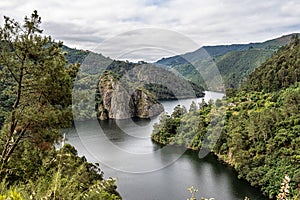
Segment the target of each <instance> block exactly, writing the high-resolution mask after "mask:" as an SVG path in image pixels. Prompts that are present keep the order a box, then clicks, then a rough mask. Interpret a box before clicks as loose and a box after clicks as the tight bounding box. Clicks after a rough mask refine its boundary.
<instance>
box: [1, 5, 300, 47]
mask: <svg viewBox="0 0 300 200" xmlns="http://www.w3.org/2000/svg"><path fill="white" fill-rule="evenodd" d="M35 9H36V10H38V12H39V14H40V15H41V17H42V21H43V25H42V27H43V29H44V33H45V34H49V35H52V37H53V38H55V39H56V40H62V41H63V42H64V43H65V44H66V45H68V46H70V47H76V48H80V49H89V50H93V49H95V48H96V47H97V46H98V45H99V44H101V42H102V41H103V40H108V39H110V38H112V37H114V36H116V35H118V34H123V33H124V32H127V31H132V30H134V29H141V28H160V29H166V30H170V31H176V32H178V33H180V34H182V35H184V36H186V37H188V38H190V39H192V40H193V41H195V42H196V43H197V44H198V45H199V47H200V46H202V45H217V44H232V43H249V42H260V41H265V40H268V39H272V38H275V37H279V36H282V35H284V34H289V33H293V32H300V1H299V0H206V1H203V0H173V1H172V0H107V1H104V0H72V1H68V0H53V1H46V0H44V1H43V0H26V1H22V0H1V1H0V13H1V15H6V16H11V17H13V18H15V19H18V20H22V19H23V17H24V16H25V15H30V14H31V13H32V11H33V10H35ZM148 30H151V29H148ZM184 50H186V49H184ZM192 50H194V49H190V51H192Z"/></svg>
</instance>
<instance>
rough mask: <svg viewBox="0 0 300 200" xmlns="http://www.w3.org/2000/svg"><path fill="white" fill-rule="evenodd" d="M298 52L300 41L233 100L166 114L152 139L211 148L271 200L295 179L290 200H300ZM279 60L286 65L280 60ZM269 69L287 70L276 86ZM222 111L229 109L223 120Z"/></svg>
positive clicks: (275, 58) (277, 72) (272, 60)
mask: <svg viewBox="0 0 300 200" xmlns="http://www.w3.org/2000/svg"><path fill="white" fill-rule="evenodd" d="M299 48H300V45H299V42H298V39H297V38H294V39H293V40H292V42H291V43H290V44H289V45H287V46H285V47H283V48H282V49H280V50H279V51H278V52H277V53H276V54H275V55H274V56H272V57H271V58H270V59H269V60H268V61H266V62H265V63H264V64H263V65H262V66H261V67H259V68H258V69H257V70H256V71H255V72H254V73H253V74H252V75H251V77H250V79H249V81H248V82H247V84H245V85H244V86H243V87H242V88H241V89H240V90H239V92H238V93H237V94H235V95H232V96H231V97H227V98H225V99H223V100H222V101H221V100H218V101H216V102H215V104H212V103H211V102H210V103H208V104H206V103H202V104H201V105H199V106H197V105H196V104H192V105H191V107H190V109H189V112H186V109H185V108H181V107H179V106H178V107H176V108H175V110H174V112H173V114H172V115H171V116H169V115H163V116H162V117H161V119H160V123H159V124H156V125H155V126H154V131H153V135H152V139H153V140H154V141H156V142H158V143H161V144H175V145H183V146H186V147H188V148H191V149H195V150H199V149H200V148H202V147H203V148H210V149H211V150H212V151H213V152H214V153H215V154H217V155H218V156H219V158H220V159H221V160H223V161H224V162H226V163H228V164H230V165H231V166H233V167H234V168H235V169H236V171H237V172H238V173H239V176H240V177H241V178H244V179H246V180H247V181H249V182H250V183H251V185H253V186H255V187H259V188H261V190H262V191H263V192H264V193H265V194H266V195H268V196H269V197H270V198H274V197H275V196H276V194H278V192H279V189H280V187H281V182H282V178H283V177H284V176H285V175H286V174H287V175H289V177H291V181H290V198H291V199H297V198H299V197H300V187H299V186H300V157H299V155H300V146H299V145H300V106H299V105H300V83H299V81H298V80H297V79H295V77H299V75H298V74H297V69H298V70H299V68H300V66H299V54H297V52H298V51H299ZM280 58H281V59H282V60H284V63H283V62H279V61H280ZM266 66H267V67H266ZM287 66H289V67H287ZM270 69H274V74H273V78H274V77H276V76H280V74H281V71H282V70H287V72H286V73H285V76H284V79H280V81H279V84H275V88H274V85H273V79H271V78H270V79H269V77H268V70H270ZM275 69H276V70H275ZM289 69H290V70H289ZM291 69H292V70H291ZM256 78H258V79H256ZM284 80H290V81H286V82H282V81H284ZM253 82H254V83H256V85H255V84H253V85H252V83H253ZM216 108H217V109H216ZM218 109H219V110H225V112H224V116H222V117H221V118H220V117H219V116H218V115H220V114H222V112H216V110H218ZM215 119H221V120H218V121H215ZM211 124H212V126H211ZM219 132H221V135H220V137H219V135H218V134H217V133H219ZM216 138H218V141H217V143H216V144H215V141H216ZM214 144H215V145H214Z"/></svg>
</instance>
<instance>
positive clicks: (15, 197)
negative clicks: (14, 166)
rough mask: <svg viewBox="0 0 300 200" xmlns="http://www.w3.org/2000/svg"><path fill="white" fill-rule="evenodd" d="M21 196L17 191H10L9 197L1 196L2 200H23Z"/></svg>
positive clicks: (0, 199)
mask: <svg viewBox="0 0 300 200" xmlns="http://www.w3.org/2000/svg"><path fill="white" fill-rule="evenodd" d="M22 199H23V198H22V197H21V194H20V193H19V192H17V190H16V189H14V190H9V191H8V195H5V194H4V195H0V200H22Z"/></svg>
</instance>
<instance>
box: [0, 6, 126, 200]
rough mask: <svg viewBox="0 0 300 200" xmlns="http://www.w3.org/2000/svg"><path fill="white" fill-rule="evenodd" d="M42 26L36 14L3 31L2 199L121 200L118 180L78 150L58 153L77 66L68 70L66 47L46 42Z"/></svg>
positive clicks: (67, 122)
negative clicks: (105, 174) (106, 176)
mask: <svg viewBox="0 0 300 200" xmlns="http://www.w3.org/2000/svg"><path fill="white" fill-rule="evenodd" d="M40 23H41V18H40V17H39V15H38V14H37V12H36V11H34V12H33V13H32V15H31V17H30V18H28V17H25V20H24V24H22V25H21V24H20V23H18V22H16V21H15V20H13V19H10V18H8V17H5V22H4V25H3V27H1V28H0V40H1V46H0V50H1V51H0V58H1V59H0V66H1V84H0V90H1V94H0V98H1V99H3V100H4V102H1V105H0V106H2V107H1V113H0V117H1V119H0V120H2V121H1V123H3V122H4V123H3V124H1V125H2V127H1V135H0V150H1V155H0V156H1V157H0V161H1V163H0V164H1V168H0V177H1V180H2V184H1V188H0V194H3V195H1V196H0V199H6V200H8V199H16V200H17V199H22V198H24V199H51V200H52V199H121V197H120V195H119V194H118V193H117V192H116V186H115V180H114V179H107V180H105V179H103V173H102V171H101V170H100V168H99V166H98V165H95V164H91V163H88V162H87V161H86V159H85V158H84V157H79V156H78V155H77V151H76V149H75V148H74V147H72V146H71V145H65V146H64V147H62V148H61V149H59V150H55V147H54V145H55V143H57V142H58V141H59V139H60V137H61V129H62V128H65V127H67V126H70V122H71V115H70V114H71V113H70V111H71V110H70V105H71V88H72V86H73V82H72V81H73V80H74V78H75V76H76V73H77V71H78V68H79V66H78V65H77V64H75V65H71V66H68V65H67V62H66V60H65V54H64V53H63V52H62V43H61V42H59V43H56V42H54V41H53V40H52V39H51V38H50V37H44V36H42V35H41V33H42V30H41V29H40V28H39V26H40ZM3 120H4V121H3ZM15 188H16V189H17V190H15Z"/></svg>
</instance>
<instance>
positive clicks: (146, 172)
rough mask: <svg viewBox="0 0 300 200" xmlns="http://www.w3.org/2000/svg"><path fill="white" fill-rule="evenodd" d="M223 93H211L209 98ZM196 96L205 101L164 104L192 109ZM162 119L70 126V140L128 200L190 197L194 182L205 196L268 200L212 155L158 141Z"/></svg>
mask: <svg viewBox="0 0 300 200" xmlns="http://www.w3.org/2000/svg"><path fill="white" fill-rule="evenodd" d="M221 96H222V94H219V93H213V92H207V94H206V98H205V100H206V101H207V100H208V99H210V98H212V99H216V98H220V97H221ZM192 100H194V101H197V102H201V100H202V99H188V100H181V101H165V102H163V105H164V107H165V111H167V112H168V113H171V111H172V109H173V108H174V107H175V106H176V105H177V104H182V105H186V107H187V108H189V105H190V103H191V101H192ZM157 121H158V117H155V118H153V119H150V120H137V119H136V120H108V121H102V122H100V123H99V122H98V121H87V122H80V123H76V124H75V128H74V129H71V130H69V132H68V134H67V138H68V142H69V143H71V144H73V145H74V146H75V147H76V148H77V149H78V150H79V154H80V155H84V156H86V157H87V159H88V160H89V161H91V162H98V163H100V167H101V169H102V170H103V171H104V173H105V177H115V178H116V179H117V185H118V191H119V192H120V194H121V196H122V197H123V199H125V200H142V199H143V200H154V199H157V200H169V199H170V200H171V199H172V200H185V199H187V198H189V197H190V195H189V192H188V191H187V188H188V187H190V186H192V185H193V186H194V187H195V188H197V189H199V191H198V193H197V197H198V198H199V199H200V198H201V197H206V198H211V197H214V198H215V199H216V200H243V199H244V197H245V196H248V197H249V198H250V199H251V200H264V199H267V198H265V197H264V196H262V195H261V193H260V192H259V190H257V189H254V188H252V187H251V186H250V185H249V184H248V183H247V182H245V181H243V180H239V179H238V178H237V174H236V173H235V172H234V170H233V169H231V168H230V167H228V166H225V165H223V164H221V163H220V162H219V161H218V160H217V158H216V157H215V156H214V155H212V154H209V155H207V156H206V157H204V158H201V159H200V158H199V156H198V153H197V152H194V151H190V150H186V149H183V148H176V147H164V148H161V147H160V146H159V145H156V144H154V143H152V142H151V140H150V135H151V131H152V126H153V124H154V123H155V122H157Z"/></svg>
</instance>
